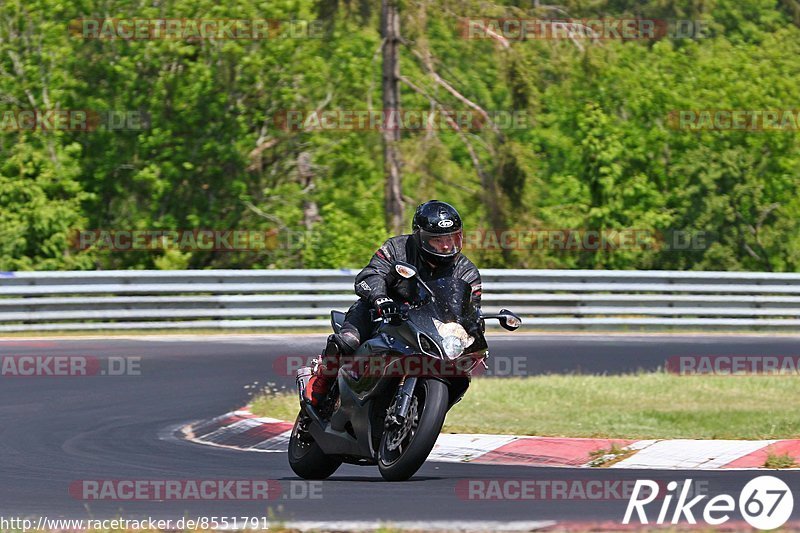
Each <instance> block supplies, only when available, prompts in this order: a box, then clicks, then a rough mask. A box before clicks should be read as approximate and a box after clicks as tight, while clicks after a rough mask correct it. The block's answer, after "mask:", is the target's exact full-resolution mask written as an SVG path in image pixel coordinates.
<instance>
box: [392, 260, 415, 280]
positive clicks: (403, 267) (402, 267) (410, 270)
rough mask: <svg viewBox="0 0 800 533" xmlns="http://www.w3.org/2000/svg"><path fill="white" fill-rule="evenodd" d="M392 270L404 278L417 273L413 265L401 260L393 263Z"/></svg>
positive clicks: (411, 276) (409, 277)
mask: <svg viewBox="0 0 800 533" xmlns="http://www.w3.org/2000/svg"><path fill="white" fill-rule="evenodd" d="M394 270H395V272H397V273H398V274H400V276H401V277H404V278H405V279H411V278H413V277H414V276H416V275H417V269H416V268H414V266H413V265H409V264H408V263H404V262H402V261H398V262H397V263H395V265H394Z"/></svg>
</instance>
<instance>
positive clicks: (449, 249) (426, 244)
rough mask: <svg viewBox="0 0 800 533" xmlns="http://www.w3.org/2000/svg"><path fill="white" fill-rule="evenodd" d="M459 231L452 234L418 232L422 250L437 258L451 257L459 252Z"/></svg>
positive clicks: (460, 241) (460, 237)
mask: <svg viewBox="0 0 800 533" xmlns="http://www.w3.org/2000/svg"><path fill="white" fill-rule="evenodd" d="M462 240H463V237H462V233H461V230H460V229H459V230H457V231H454V232H452V233H430V232H428V231H425V230H419V242H420V246H421V247H422V249H423V250H425V251H426V252H428V253H431V254H433V255H437V256H439V257H451V256H454V255H456V254H457V253H459V252H460V251H461V245H462Z"/></svg>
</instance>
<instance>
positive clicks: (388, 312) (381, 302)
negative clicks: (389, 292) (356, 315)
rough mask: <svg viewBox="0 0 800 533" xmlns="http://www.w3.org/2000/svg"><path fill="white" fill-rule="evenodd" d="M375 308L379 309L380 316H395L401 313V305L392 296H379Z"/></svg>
mask: <svg viewBox="0 0 800 533" xmlns="http://www.w3.org/2000/svg"><path fill="white" fill-rule="evenodd" d="M375 309H377V310H378V316H380V317H387V318H394V317H397V316H398V315H399V314H400V306H399V305H397V302H395V301H394V300H392V299H391V298H378V299H377V300H375Z"/></svg>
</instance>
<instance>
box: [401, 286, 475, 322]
mask: <svg viewBox="0 0 800 533" xmlns="http://www.w3.org/2000/svg"><path fill="white" fill-rule="evenodd" d="M427 283H428V287H430V288H431V292H433V296H434V298H430V297H429V296H428V295H427V293H426V292H425V289H424V288H420V297H421V298H422V300H423V301H426V300H427V303H425V304H424V305H422V306H421V307H419V308H418V309H413V310H411V311H410V312H409V316H410V318H411V319H412V320H414V322H415V323H416V324H418V325H420V326H421V325H422V324H423V323H425V324H428V323H430V324H431V325H432V324H433V322H432V320H431V319H433V318H435V319H436V320H439V321H440V322H459V323H462V325H464V326H465V327H466V325H467V324H471V323H474V322H475V321H476V320H477V316H476V315H477V312H476V308H475V306H474V305H473V304H472V287H470V284H469V283H467V282H466V281H464V280H463V279H458V278H449V277H448V278H441V279H437V280H433V281H429V282H427ZM426 318H427V319H428V320H424V319H426ZM464 322H466V323H467V324H464ZM426 329H427V328H426ZM467 329H469V328H467Z"/></svg>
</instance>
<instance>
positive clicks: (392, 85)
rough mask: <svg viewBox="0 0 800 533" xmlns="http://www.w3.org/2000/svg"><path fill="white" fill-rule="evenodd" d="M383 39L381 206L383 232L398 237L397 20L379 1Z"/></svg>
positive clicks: (390, 2) (389, 3) (389, 4)
mask: <svg viewBox="0 0 800 533" xmlns="http://www.w3.org/2000/svg"><path fill="white" fill-rule="evenodd" d="M381 36H382V37H383V49H382V54H383V82H382V89H383V113H384V117H385V118H384V123H383V172H384V175H385V177H386V189H385V193H384V203H385V211H386V228H387V229H388V230H389V231H390V232H391V233H392V234H393V235H397V234H400V233H402V232H403V207H404V204H403V188H402V183H401V181H402V179H401V176H400V152H399V143H400V124H399V122H398V116H397V114H398V111H399V109H400V58H399V56H398V44H399V37H400V16H399V13H398V10H397V5H396V4H395V1H394V0H382V10H381Z"/></svg>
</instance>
